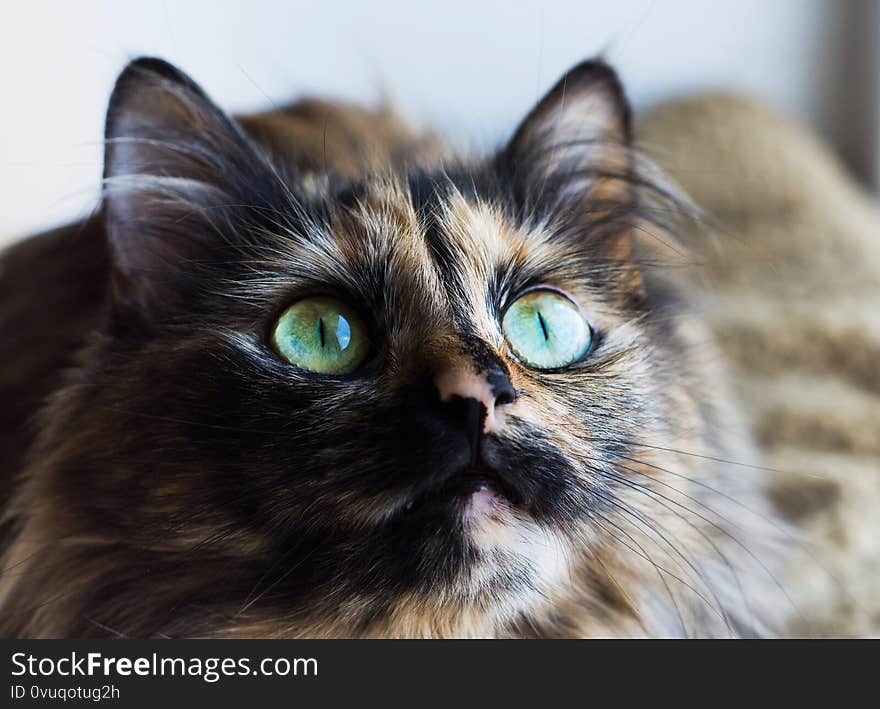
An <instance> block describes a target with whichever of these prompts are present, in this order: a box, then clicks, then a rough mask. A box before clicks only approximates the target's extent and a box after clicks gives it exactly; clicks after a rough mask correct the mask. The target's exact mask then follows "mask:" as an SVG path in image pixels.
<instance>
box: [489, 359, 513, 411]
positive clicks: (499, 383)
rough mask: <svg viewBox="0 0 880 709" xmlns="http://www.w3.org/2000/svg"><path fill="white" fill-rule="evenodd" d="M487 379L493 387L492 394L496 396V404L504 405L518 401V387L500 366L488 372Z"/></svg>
mask: <svg viewBox="0 0 880 709" xmlns="http://www.w3.org/2000/svg"><path fill="white" fill-rule="evenodd" d="M486 381H487V382H488V383H489V386H490V387H492V395H493V396H494V397H495V406H504V405H506V404H512V403H513V402H514V401H516V397H517V394H516V389H514V388H513V385H512V384H511V383H510V379H508V377H507V374H506V373H505V372H504V371H502V370H501V369H498V368H493V369H490V370H489V371H488V372H486Z"/></svg>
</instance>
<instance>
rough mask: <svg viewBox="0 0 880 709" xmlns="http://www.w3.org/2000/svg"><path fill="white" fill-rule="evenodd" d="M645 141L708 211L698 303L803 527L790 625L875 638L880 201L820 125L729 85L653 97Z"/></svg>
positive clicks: (784, 501)
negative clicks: (703, 294) (704, 289)
mask: <svg viewBox="0 0 880 709" xmlns="http://www.w3.org/2000/svg"><path fill="white" fill-rule="evenodd" d="M638 134H639V138H640V148H641V149H642V150H643V151H644V152H645V153H646V154H647V155H649V156H650V157H651V158H652V159H653V160H654V161H656V162H657V163H658V164H659V165H660V166H661V167H662V168H663V169H664V170H665V171H666V172H667V174H669V175H670V176H671V177H672V178H673V179H674V180H675V181H677V182H678V183H679V184H680V185H681V186H682V187H683V188H684V190H685V191H686V192H687V193H688V194H689V195H690V196H691V197H693V198H694V200H695V201H696V202H697V203H698V205H699V206H700V207H702V208H703V209H704V210H705V211H706V213H707V223H706V225H705V227H704V228H703V229H702V230H700V234H699V235H698V236H696V237H695V238H694V245H693V252H694V258H695V260H697V261H698V262H699V263H700V264H701V269H702V268H703V266H704V267H705V268H704V271H705V274H706V278H707V280H708V281H709V283H710V284H711V286H712V289H711V290H712V292H713V293H714V296H713V297H711V298H710V300H709V302H708V303H707V306H706V309H707V313H708V316H709V318H710V321H711V323H712V324H713V327H714V329H715V331H716V333H717V335H718V338H719V340H720V342H721V344H722V347H723V349H724V352H725V353H726V354H727V356H728V358H729V360H730V362H731V363H732V366H733V372H734V384H735V387H736V389H737V393H738V395H739V396H740V397H741V399H742V402H743V404H744V406H745V409H746V413H747V414H748V416H749V418H750V420H751V422H752V424H753V427H754V432H755V435H756V438H757V439H758V441H759V443H760V444H761V446H762V449H763V452H764V455H765V463H764V464H765V465H766V466H768V467H770V468H773V469H775V472H774V473H773V490H772V494H773V498H774V500H775V501H776V502H777V504H778V505H779V507H780V508H781V510H782V511H783V512H784V513H785V515H786V516H787V517H788V518H790V519H791V520H792V521H793V523H794V524H795V525H796V527H797V528H798V529H799V530H800V532H801V533H802V534H803V540H802V542H796V543H795V542H793V543H792V548H793V549H797V548H800V549H801V550H802V552H803V553H801V554H800V555H798V556H797V560H796V561H794V562H793V563H792V564H791V567H790V568H789V569H788V572H787V574H786V575H785V576H784V578H781V579H780V582H782V583H784V585H785V587H786V590H787V591H788V592H789V594H790V595H791V597H792V600H793V602H794V605H796V606H797V611H798V614H797V615H796V616H795V618H796V622H795V624H794V627H793V628H792V632H794V633H797V634H815V635H841V634H842V635H878V634H880V210H878V208H877V206H876V204H874V203H873V202H872V200H871V198H870V197H869V196H868V194H867V193H866V192H864V191H862V189H861V188H860V187H859V186H858V185H857V184H855V183H854V181H853V180H852V179H851V178H850V177H849V176H848V175H846V174H845V172H844V171H843V169H842V167H841V166H840V164H839V163H838V162H837V160H836V159H835V157H834V156H833V155H831V154H830V152H829V151H828V150H827V149H826V148H825V147H824V146H823V145H822V144H821V142H820V141H819V140H818V139H816V138H815V137H814V136H812V135H810V134H809V133H808V132H807V131H805V130H804V129H803V128H801V127H800V126H798V125H795V124H793V123H791V122H789V121H788V120H786V119H784V118H782V117H780V116H777V115H775V114H773V113H771V112H769V111H768V110H766V109H764V108H763V107H760V106H756V105H754V104H752V103H749V102H747V101H745V100H742V99H738V98H733V97H729V96H708V97H702V98H696V99H689V100H684V101H677V102H674V103H670V104H666V105H663V106H661V107H659V108H657V109H656V110H655V111H653V112H652V113H649V114H647V115H646V116H645V117H644V118H643V120H642V121H641V124H640V126H639V131H638Z"/></svg>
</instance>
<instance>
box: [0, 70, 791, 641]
mask: <svg viewBox="0 0 880 709" xmlns="http://www.w3.org/2000/svg"><path fill="white" fill-rule="evenodd" d="M629 139H630V135H629V114H628V109H627V108H626V105H625V102H624V99H623V94H622V91H621V89H620V86H619V84H618V82H617V80H616V78H615V77H614V75H613V73H612V72H611V71H610V70H609V69H608V68H607V67H606V66H605V65H603V64H601V63H597V62H593V63H586V64H584V65H582V66H580V67H577V68H576V69H575V70H573V71H572V72H570V73H569V74H568V75H567V76H566V77H565V79H564V80H563V81H562V82H561V83H560V84H559V85H558V86H557V87H556V88H555V89H554V90H553V91H551V92H550V94H548V96H547V98H545V99H544V101H542V102H541V103H540V104H539V105H538V107H537V108H536V109H535V111H533V113H532V114H531V115H530V116H529V117H528V118H527V119H526V121H524V123H523V124H522V126H521V127H520V129H519V131H518V132H517V134H516V135H515V136H514V138H513V139H512V140H511V142H510V143H509V144H508V146H507V147H506V148H505V149H504V150H503V151H501V152H500V153H499V154H498V155H496V156H494V157H493V158H491V159H490V160H487V161H472V162H455V161H452V160H446V159H444V157H443V156H444V154H445V151H444V150H443V149H442V147H440V146H439V145H438V144H437V143H436V142H435V141H433V140H432V139H430V138H429V137H425V136H417V135H414V134H411V133H410V132H408V131H407V130H406V129H405V128H404V127H403V126H402V124H400V123H399V121H398V119H396V118H393V117H392V116H391V115H390V114H389V113H388V112H386V111H379V112H369V111H364V110H360V109H349V108H345V107H340V106H336V105H332V104H324V103H319V102H305V103H302V104H296V105H294V106H292V107H291V108H288V109H283V110H281V111H277V112H273V113H271V114H267V115H264V116H252V117H246V118H243V119H241V121H240V123H238V124H236V123H233V122H232V121H230V120H229V119H227V118H226V117H225V116H223V114H222V113H220V111H219V110H218V109H216V107H214V106H213V104H211V103H210V102H209V101H208V99H207V98H206V97H205V96H204V95H203V94H202V93H201V91H200V90H199V89H198V87H196V86H195V85H194V84H192V83H191V82H190V81H189V80H188V79H186V78H185V77H183V76H182V75H180V74H179V73H177V72H176V70H174V69H173V68H171V67H168V66H167V65H164V64H161V63H159V62H156V61H154V60H146V61H141V62H140V63H137V64H135V65H133V66H132V67H130V68H129V69H128V70H127V71H126V72H125V73H124V74H123V77H122V78H121V79H120V82H119V84H118V85H117V89H116V91H115V92H114V98H113V100H112V102H111V108H110V113H109V119H108V153H107V168H106V176H107V178H108V179H107V183H106V192H105V201H104V207H103V212H102V214H101V215H99V216H97V217H96V218H95V219H94V220H93V221H92V222H90V223H89V224H87V225H80V226H78V227H73V228H71V229H69V230H67V231H65V232H63V233H60V234H54V235H48V236H44V237H40V238H38V239H37V240H35V241H33V242H26V243H25V244H24V245H22V246H19V247H16V249H14V250H13V251H11V252H9V254H7V255H6V256H5V257H4V261H3V265H4V268H10V267H14V268H15V269H16V272H17V273H24V272H25V271H28V272H29V273H30V274H32V276H31V278H32V280H31V281H28V283H35V284H42V286H43V287H40V285H37V286H36V287H33V286H23V285H20V282H19V277H18V276H16V278H15V280H13V281H11V283H9V284H8V285H9V286H10V288H9V289H8V290H6V291H4V293H3V295H4V297H3V300H2V301H0V302H2V308H3V310H2V314H3V317H4V323H15V322H23V323H25V325H24V326H20V327H21V329H20V330H19V329H16V331H15V334H16V337H15V339H14V340H11V339H8V338H6V337H5V336H4V339H3V345H2V346H3V348H4V351H3V352H2V354H4V355H5V357H4V362H16V363H19V362H20V363H21V364H16V365H15V366H9V367H6V371H5V372H4V375H3V376H4V379H3V380H2V382H3V397H4V400H7V397H8V396H9V393H8V392H11V393H12V395H13V396H14V397H15V399H16V412H15V416H14V419H13V420H12V421H11V422H10V424H11V425H9V426H7V427H6V428H5V429H4V432H3V435H4V436H5V438H4V441H3V445H4V447H3V456H4V458H3V463H4V466H6V467H5V468H4V474H6V471H8V473H9V474H12V475H16V476H17V482H16V484H15V486H14V487H15V491H14V495H13V498H12V500H11V501H10V502H9V504H8V505H7V511H6V515H5V520H6V522H5V524H6V527H7V530H8V533H7V536H8V539H9V540H10V541H9V545H8V550H7V553H6V555H5V558H4V561H3V563H4V573H3V575H2V577H0V609H2V610H0V613H2V616H0V629H2V631H3V634H4V635H16V636H37V637H58V636H64V637H71V636H72V637H81V636H90V635H97V636H104V635H108V634H109V635H123V636H157V635H158V636H193V635H197V636H234V637H235V636H238V637H241V636H268V637H295V636H331V637H332V636H353V635H364V636H558V635H562V636H583V635H641V634H648V635H677V634H682V635H718V634H721V635H724V634H751V633H761V632H765V631H767V630H768V628H770V627H771V626H772V625H773V624H774V623H775V622H776V621H777V616H778V615H780V611H779V610H778V608H779V603H778V599H775V600H776V603H774V604H771V605H772V607H773V610H772V611H771V610H769V609H768V607H766V604H767V599H769V598H771V597H772V595H773V594H772V593H769V592H768V591H767V588H768V587H771V588H772V585H773V575H772V570H771V569H770V568H769V567H771V566H772V563H773V562H772V558H773V555H772V553H770V552H769V551H767V549H766V548H764V545H765V543H767V542H768V541H769V536H770V535H768V534H767V530H766V529H765V528H764V526H763V525H764V520H765V519H766V518H765V512H763V511H764V510H765V504H764V498H763V483H762V480H761V474H760V470H759V469H757V468H754V467H735V466H731V465H727V464H725V463H723V462H722V461H723V460H724V459H736V460H739V461H742V460H748V459H749V456H750V455H751V454H750V447H749V443H748V441H747V440H746V439H745V438H743V437H742V436H741V435H740V434H739V433H738V431H739V428H738V425H737V420H736V414H735V410H734V407H733V406H732V404H731V402H730V399H729V397H728V396H727V394H726V393H725V384H724V374H723V371H722V369H721V367H720V366H719V365H718V363H717V362H716V361H714V359H713V354H712V352H713V350H712V348H711V344H710V342H709V341H708V337H707V335H706V332H705V330H704V328H703V327H702V326H701V324H700V323H699V321H698V320H697V319H695V318H694V317H692V316H691V315H690V314H689V311H688V308H687V298H688V289H687V287H684V286H685V284H686V271H685V270H683V269H680V268H679V269H678V270H676V269H675V268H672V267H671V266H672V265H673V264H671V263H670V262H669V259H670V258H671V257H672V256H673V254H674V253H675V251H674V249H670V248H667V245H668V244H669V243H670V241H671V240H672V239H673V237H671V236H670V235H669V233H668V232H667V231H666V230H667V227H669V220H668V219H666V217H668V216H669V215H670V213H671V212H672V211H675V210H677V209H678V208H679V207H680V205H679V204H678V203H677V202H675V201H674V199H672V198H671V195H670V194H669V192H668V190H667V189H666V188H664V187H663V186H662V185H660V184H658V183H656V182H655V181H652V180H648V177H647V175H646V173H645V172H644V171H643V170H642V169H641V167H640V166H639V164H638V161H637V159H636V157H635V156H634V155H633V153H632V151H631V150H630V149H629V145H628V143H629ZM169 178H170V179H169ZM74 239H76V240H78V242H77V241H74ZM62 241H63V242H64V247H63V248H62V247H61V246H58V245H56V244H57V243H60V242H62ZM41 243H44V244H46V245H47V246H46V248H45V249H40V248H39V245H40V244H41ZM77 243H81V246H79V247H76V252H77V254H76V256H75V257H73V258H71V257H70V256H69V253H70V252H69V251H68V250H67V249H68V248H74V246H68V245H69V244H71V245H73V244H77ZM111 262H112V266H108V263H111ZM679 265H680V264H679ZM59 270H63V271H64V274H65V275H64V279H63V281H64V284H65V285H64V291H63V296H62V297H61V299H60V303H61V307H63V308H64V309H65V310H64V311H62V310H60V309H59V305H57V303H59V291H58V289H57V286H55V285H54V282H55V281H57V280H59V279H58V278H57V277H56V278H53V277H52V276H53V274H56V273H58V272H59ZM23 280H24V279H22V281H23ZM536 284H546V285H549V286H552V287H555V288H559V289H562V290H564V291H566V292H568V293H569V294H571V295H572V296H573V297H574V298H575V299H576V300H577V301H578V302H579V303H581V305H582V306H583V307H584V308H585V310H586V311H587V313H588V314H589V317H590V319H591V322H592V324H593V325H594V327H595V328H596V333H597V336H598V338H599V345H598V346H597V347H596V348H595V351H594V352H593V353H592V354H591V355H590V356H589V357H587V358H586V359H585V360H584V361H582V362H578V363H575V364H573V365H571V366H570V367H568V368H566V369H564V370H560V371H557V372H536V371H534V370H530V369H528V368H526V367H524V366H522V365H521V364H520V363H519V362H517V361H516V360H515V358H513V357H512V356H511V355H510V352H509V351H508V349H507V348H506V346H505V344H504V340H503V337H502V336H501V334H500V332H499V328H498V318H499V315H500V313H501V312H502V311H503V308H504V306H505V304H506V303H509V302H510V300H511V298H513V297H515V296H516V295H517V294H518V293H520V292H522V291H523V290H524V289H526V288H528V287H530V286H533V285H536ZM315 291H331V292H333V293H335V294H339V295H341V296H344V297H345V298H347V299H348V300H349V301H350V302H351V303H352V304H353V305H356V306H357V307H358V308H359V309H361V311H362V313H363V315H364V317H365V319H366V320H367V321H368V322H369V324H370V326H371V328H372V331H373V333H374V336H375V340H376V343H375V345H376V347H375V351H374V352H373V355H372V356H371V358H370V359H369V360H368V363H367V364H366V365H365V366H364V368H363V370H362V371H361V372H359V373H358V374H357V375H356V376H352V377H350V378H341V379H332V378H331V379H326V378H325V379H321V378H317V377H315V376H312V375H307V374H306V373H302V372H297V371H295V368H292V367H291V366H290V365H287V364H286V363H284V362H282V361H281V360H280V359H279V358H278V357H277V355H275V354H274V352H272V350H271V348H270V347H268V346H267V343H266V331H267V328H269V327H270V326H271V324H272V321H273V318H274V317H275V316H277V314H278V312H279V310H280V309H281V308H282V307H284V306H285V305H286V304H288V303H290V302H291V301H292V300H293V299H295V298H296V297H298V296H300V295H302V294H307V293H311V292H315ZM10 304H11V305H10ZM68 309H69V311H70V312H72V313H74V315H75V317H67V316H65V315H64V312H66V311H67V310H68ZM48 311H51V314H49V315H48V316H47V315H45V314H46V313H47V312H48ZM8 313H14V314H13V315H8ZM47 317H51V318H58V320H59V321H61V322H62V323H63V325H62V326H61V327H60V328H59V329H57V330H56V329H53V328H50V327H47V324H48V321H47ZM32 324H33V325H32ZM47 330H48V333H47V334H49V333H51V337H49V338H46V337H44V336H43V333H45V332H47ZM10 342H11V343H12V344H11V345H10V344H9V343H10ZM81 345H84V349H80V346H81ZM28 354H33V355H34V356H33V357H32V358H31V357H29V356H28ZM448 367H457V368H460V369H462V370H469V371H470V370H473V371H474V372H475V373H476V374H477V375H481V373H484V372H486V371H487V370H488V368H490V367H494V368H500V370H501V371H503V372H504V375H505V377H507V378H508V379H509V381H510V384H511V385H512V386H513V388H514V389H515V391H516V393H517V396H516V401H515V402H512V403H511V404H509V405H508V406H506V408H505V412H506V413H505V416H506V420H507V423H506V426H505V428H504V430H503V431H502V432H501V433H500V434H498V435H494V436H491V437H488V438H487V440H486V442H485V446H484V449H482V453H481V455H484V456H485V457H486V458H487V460H488V461H489V463H490V464H491V466H492V467H493V468H494V469H495V471H496V474H497V475H498V476H499V478H500V480H501V481H502V482H503V484H504V485H505V486H506V487H507V489H508V490H509V492H510V499H511V500H512V501H513V504H512V506H511V507H510V508H508V509H507V511H506V512H505V513H504V514H502V515H500V517H499V518H498V519H495V520H493V521H492V522H491V523H487V524H486V525H485V526H484V527H481V528H480V529H479V533H478V534H476V536H473V535H471V534H470V533H465V531H463V529H462V528H461V525H460V522H459V521H456V520H459V519H460V515H461V512H460V510H459V509H458V507H455V506H454V505H453V506H452V507H449V506H444V507H443V508H442V509H437V508H435V507H433V506H432V505H431V504H427V505H423V501H424V500H425V499H427V500H428V501H429V502H430V499H431V496H432V495H434V494H435V492H436V491H437V490H438V489H443V488H442V486H443V485H446V484H448V481H449V480H450V479H452V478H454V476H455V475H456V474H457V473H455V470H457V468H455V466H457V465H458V463H454V461H457V460H458V457H457V456H458V455H459V451H458V448H457V446H458V445H459V444H458V443H456V441H457V440H458V439H457V438H455V436H457V435H458V433H457V431H458V429H457V428H455V426H457V424H454V425H453V424H450V423H449V421H452V420H453V419H454V418H455V417H456V416H457V413H456V410H455V409H454V407H452V406H451V405H450V404H447V403H444V402H441V401H439V400H438V399H437V394H436V391H435V390H434V389H433V388H432V386H431V384H430V382H431V381H432V377H434V376H435V375H436V373H437V372H438V371H440V370H441V369H443V368H448ZM65 368H67V371H66V373H64V374H63V381H62V370H63V369H65ZM14 387H17V388H14ZM50 393H51V396H50V397H49V401H48V404H47V405H46V406H45V407H43V408H42V410H41V411H39V412H38V411H37V409H38V408H39V406H40V402H41V401H43V400H44V399H45V397H46V395H47V394H50ZM26 420H27V421H29V422H30V423H29V425H30V426H31V427H30V428H25V427H22V426H21V424H22V423H23V422H24V421H26ZM449 426H451V428H448V427H449ZM31 431H36V434H37V435H36V440H35V441H33V440H32V438H33V435H32V433H31ZM450 436H451V438H450ZM26 449H27V450H29V451H30V454H29V462H27V463H26V464H25V465H22V458H21V452H22V451H24V450H26ZM733 501H735V504H734V502H733ZM413 503H417V504H416V507H415V511H414V512H413V513H411V514H410V513H407V512H406V510H407V509H408V507H407V505H408V504H413ZM456 504H457V503H456ZM744 510H745V511H744ZM758 530H761V531H758Z"/></svg>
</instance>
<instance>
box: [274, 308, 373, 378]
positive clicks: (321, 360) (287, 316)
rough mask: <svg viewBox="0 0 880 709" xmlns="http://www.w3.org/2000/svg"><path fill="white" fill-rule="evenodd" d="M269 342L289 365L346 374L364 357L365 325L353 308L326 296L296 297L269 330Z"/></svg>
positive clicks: (317, 371) (358, 364)
mask: <svg viewBox="0 0 880 709" xmlns="http://www.w3.org/2000/svg"><path fill="white" fill-rule="evenodd" d="M272 344H273V345H274V346H275V349H276V350H277V351H278V354H280V355H281V356H282V357H283V358H284V359H286V360H287V361H288V362H290V363H291V364H292V365H294V366H296V367H299V368H300V369H305V370H307V371H309V372H316V373H318V374H350V373H351V372H353V371H355V370H356V369H357V368H358V367H359V366H360V365H361V364H363V362H364V360H365V359H366V357H367V354H368V352H369V349H370V343H369V340H368V338H367V328H366V327H365V326H364V322H363V320H361V318H360V317H359V316H358V314H357V313H356V312H355V311H354V309H353V308H352V307H351V306H349V305H348V304H346V303H345V302H343V301H341V300H339V299H338V298H331V297H327V296H314V297H310V298H303V299H302V300H298V301H297V302H295V303H294V304H293V305H291V306H290V307H289V308H287V309H286V310H285V311H284V312H283V313H281V317H279V318H278V321H277V322H276V323H275V327H274V329H273V331H272Z"/></svg>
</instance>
